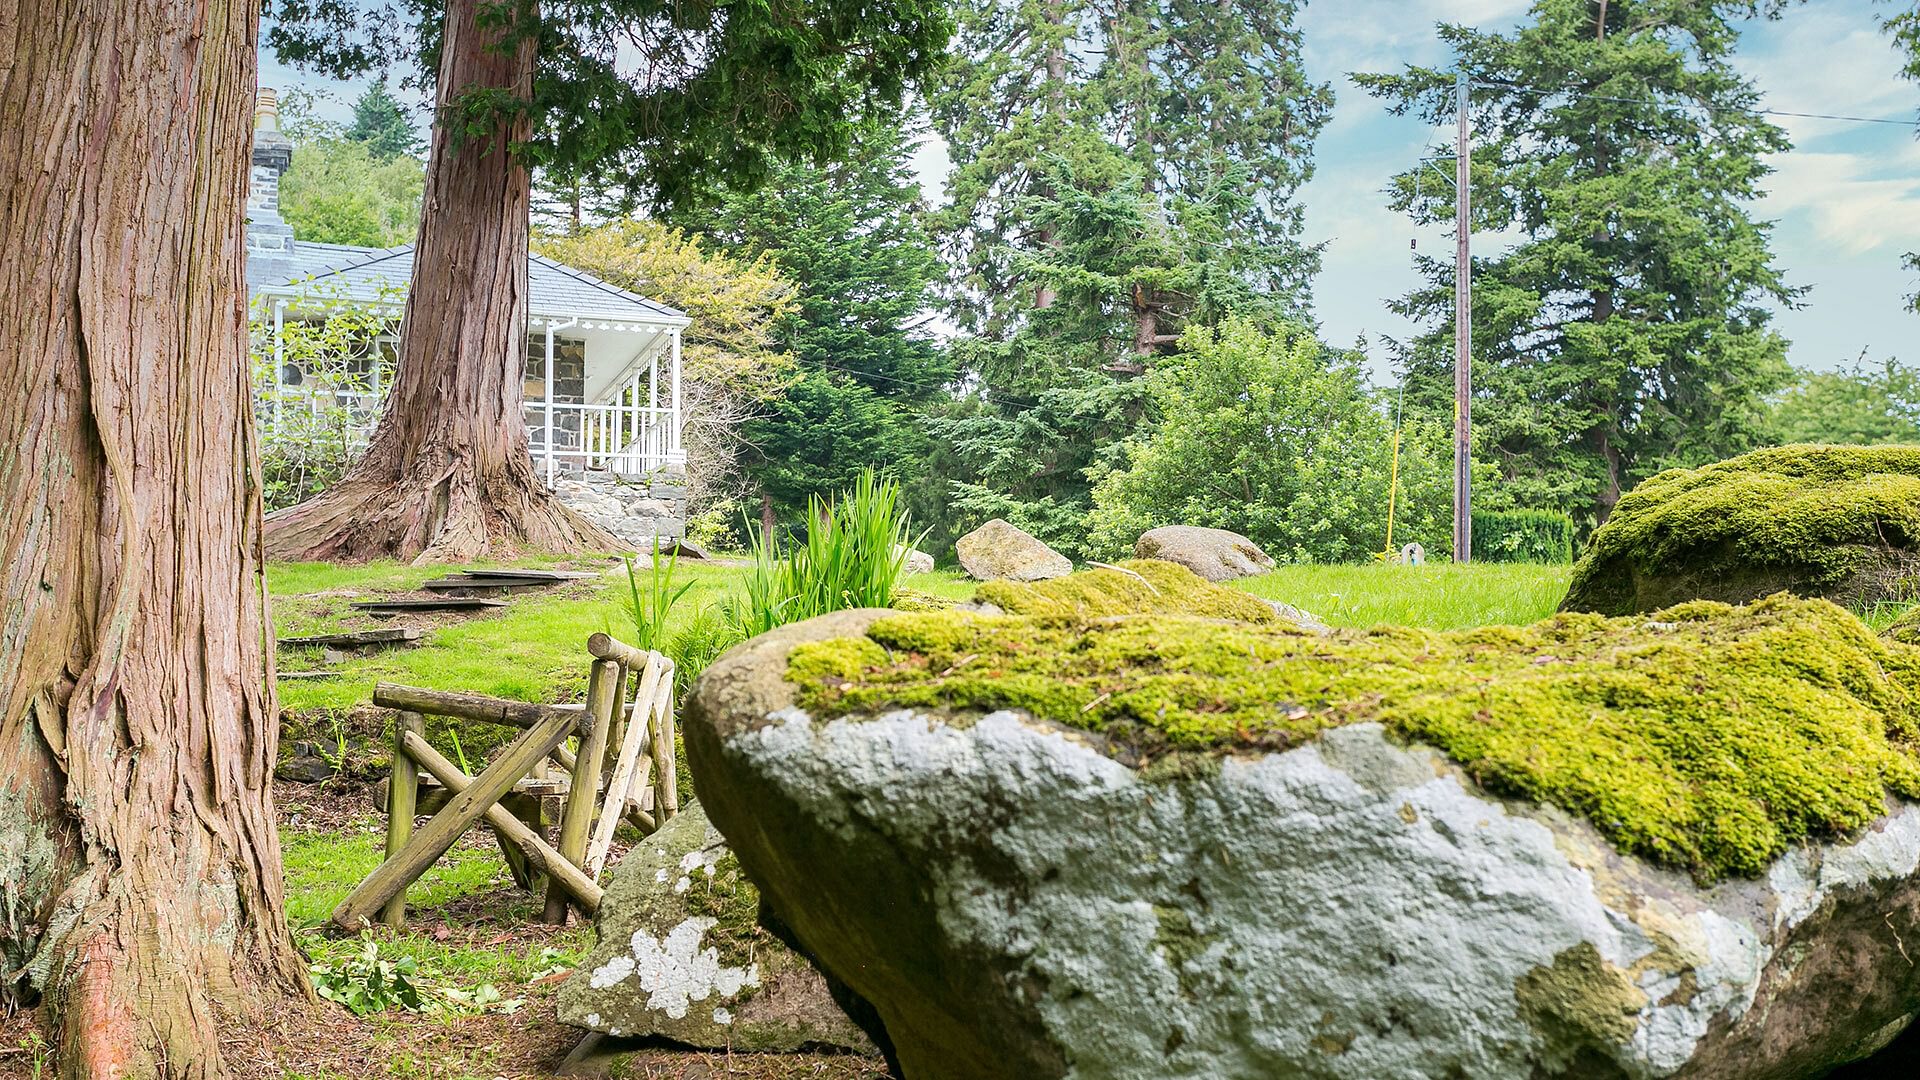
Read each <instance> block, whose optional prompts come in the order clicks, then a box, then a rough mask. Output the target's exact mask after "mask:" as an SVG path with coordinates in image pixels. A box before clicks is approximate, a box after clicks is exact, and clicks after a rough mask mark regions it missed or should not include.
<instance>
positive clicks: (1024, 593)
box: [973, 559, 1278, 622]
mask: <svg viewBox="0 0 1920 1080" xmlns="http://www.w3.org/2000/svg"><path fill="white" fill-rule="evenodd" d="M973 599H974V602H975V603H976V604H981V605H989V607H988V609H987V610H991V611H994V612H996V613H999V614H1008V615H1031V616H1034V617H1035V618H1037V619H1039V620H1041V621H1043V622H1058V621H1062V620H1065V621H1068V622H1079V621H1085V620H1087V619H1098V618H1104V617H1107V616H1114V615H1141V614H1158V615H1201V616H1206V617H1209V618H1215V619H1237V620H1241V621H1244V622H1274V621H1276V620H1277V619H1278V614H1277V613H1276V612H1275V610H1274V608H1273V606H1272V605H1271V604H1268V603H1267V602H1266V601H1264V600H1261V599H1258V598H1257V597H1253V596H1249V595H1248V594H1246V593H1243V592H1241V591H1240V590H1238V589H1229V588H1227V587H1226V586H1224V585H1215V584H1213V583H1212V582H1210V581H1207V580H1206V579H1204V578H1202V577H1200V576H1199V575H1198V574H1195V573H1194V572H1193V571H1192V570H1189V569H1187V568H1186V567H1184V566H1180V565H1178V564H1176V563H1170V562H1162V561H1160V560H1158V559H1128V560H1127V561H1125V562H1122V563H1117V564H1115V565H1112V566H1099V567H1095V568H1094V569H1092V570H1085V571H1082V572H1080V573H1078V574H1073V575H1071V576H1068V577H1060V578H1054V579H1052V580H1049V581H1037V582H1016V581H989V582H986V583H985V584H982V585H981V586H980V587H979V588H977V589H975V590H974V591H973Z"/></svg>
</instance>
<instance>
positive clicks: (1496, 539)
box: [1473, 510, 1575, 563]
mask: <svg viewBox="0 0 1920 1080" xmlns="http://www.w3.org/2000/svg"><path fill="white" fill-rule="evenodd" d="M1574 532H1575V530H1574V524H1573V519H1572V518H1570V517H1568V516H1567V515H1565V514H1562V513H1560V512H1559V511H1557V510H1475V511H1474V512H1473V561H1474V562H1496V563H1499V562H1525V563H1570V562H1572V561H1573V544H1574V540H1573V538H1574Z"/></svg>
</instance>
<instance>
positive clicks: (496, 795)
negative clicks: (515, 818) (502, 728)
mask: <svg viewBox="0 0 1920 1080" xmlns="http://www.w3.org/2000/svg"><path fill="white" fill-rule="evenodd" d="M582 722H585V723H591V724H594V725H595V726H597V727H598V728H599V730H600V731H601V732H602V737H604V734H605V731H606V728H605V726H604V723H603V721H601V719H600V718H599V717H598V716H596V715H588V714H583V715H580V716H575V715H573V714H569V713H563V712H555V713H553V714H552V715H551V716H548V717H547V718H546V719H545V720H542V721H541V722H539V723H538V724H535V725H534V726H533V727H531V728H528V729H527V731H526V733H525V734H523V735H521V736H520V737H519V738H517V739H515V740H513V742H511V743H509V744H507V747H506V749H504V750H502V751H501V752H500V756H499V757H497V758H495V759H494V761H493V763H492V764H490V765H488V766H487V767H486V768H485V769H484V770H482V771H481V773H480V775H479V776H477V777H475V778H474V781H473V783H472V784H471V785H470V786H469V787H468V788H467V789H466V790H464V791H462V792H461V793H460V794H458V795H455V796H454V797H453V798H451V799H448V800H447V805H445V806H443V807H441V808H440V812H439V813H437V814H435V815H433V817H432V818H431V819H429V820H428V822H427V823H426V825H425V826H423V827H421V829H420V830H419V831H418V832H416V833H415V834H414V836H413V839H412V840H411V841H409V842H408V843H407V846H406V847H404V848H402V849H401V850H400V851H399V852H398V853H396V854H395V855H394V856H393V857H392V858H389V859H388V860H387V861H385V862H383V863H381V864H380V865H379V866H377V867H375V868H374V871H373V873H371V874H368V875H367V879H366V880H365V881H362V882H361V883H360V884H359V886H358V887H357V888H355V889H354V890H353V892H351V893H349V894H347V898H346V899H344V900H342V901H340V903H339V905H338V906H337V907H335V908H334V909H333V916H332V918H333V923H334V925H335V926H338V927H339V928H340V929H342V930H345V931H346V932H348V933H355V932H357V931H358V930H359V929H360V926H361V924H362V923H363V922H365V921H366V920H367V919H369V918H371V917H372V916H373V914H374V913H375V912H378V911H379V910H380V909H381V908H383V907H385V906H386V904H387V901H389V900H391V899H393V896H394V894H395V893H397V892H400V891H401V890H402V889H405V888H406V887H407V886H408V885H410V884H412V882H413V880H414V879H415V878H417V877H419V876H420V875H421V873H422V872H424V871H425V870H426V868H427V867H429V866H431V865H433V862H434V860H436V859H438V858H439V857H440V856H442V855H444V854H446V853H447V849H448V848H450V847H452V846H453V842H454V841H455V840H458V839H459V838H460V834H461V833H464V832H466V831H467V830H468V829H469V828H471V827H472V826H473V823H474V822H476V821H479V820H480V819H481V817H483V816H485V814H486V812H487V808H488V807H490V806H492V805H493V804H494V803H497V802H499V801H500V797H501V796H502V795H505V794H506V793H507V792H509V791H511V790H513V785H514V783H515V782H516V781H518V780H519V779H520V778H521V777H523V776H525V775H527V770H529V769H531V768H533V764H534V762H536V761H539V760H540V759H541V758H543V757H546V756H547V754H548V752H549V751H551V750H552V749H553V748H554V747H556V746H559V745H560V743H561V741H562V740H564V739H565V738H566V737H567V735H568V734H569V733H571V732H572V731H573V730H574V728H575V727H576V726H578V725H579V724H580V723H582ZM409 745H411V744H409ZM509 816H511V815H509Z"/></svg>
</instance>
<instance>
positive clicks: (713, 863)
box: [558, 804, 872, 1050]
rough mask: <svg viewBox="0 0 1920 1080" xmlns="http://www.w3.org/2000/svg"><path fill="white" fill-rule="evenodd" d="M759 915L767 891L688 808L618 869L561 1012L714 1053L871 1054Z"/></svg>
mask: <svg viewBox="0 0 1920 1080" xmlns="http://www.w3.org/2000/svg"><path fill="white" fill-rule="evenodd" d="M758 913H759V893H758V892H757V891H756V890H755V889H754V887H753V884H752V883H751V882H749V881H748V880H747V879H746V877H745V875H743V874H742V873H741V872H740V868H739V863H738V862H737V861H736V860H735V859H734V857H733V853H732V852H731V851H729V850H728V849H727V845H726V842H725V840H723V839H722V838H721V836H720V834H719V832H718V831H716V830H715V829H714V828H713V826H712V825H710V824H708V822H707V818H706V815H705V814H703V813H702V812H701V811H700V808H699V805H698V804H692V805H689V806H688V807H687V808H686V809H685V810H683V811H682V812H681V813H680V814H679V816H677V817H675V818H674V819H673V820H672V821H669V822H667V824H666V825H665V826H664V827H663V828H661V830H660V831H659V832H657V833H655V834H653V835H652V836H650V837H648V838H647V839H645V840H644V841H642V842H641V843H640V844H639V846H637V847H635V848H634V849H633V850H632V851H630V852H628V853H627V856H626V858H624V859H622V860H621V861H620V863H619V864H618V865H617V866H615V867H614V869H613V878H612V881H611V882H610V883H609V884H608V886H607V892H606V896H605V898H604V899H603V900H602V901H601V906H600V911H599V914H598V915H596V916H595V917H594V932H595V936H596V939H597V940H596V942H595V944H594V949H593V953H592V955H591V956H589V957H588V958H587V960H586V962H585V963H583V964H581V965H580V967H579V968H578V969H577V970H575V972H574V973H573V975H572V976H571V977H570V978H569V979H568V980H567V981H566V982H565V983H564V984H563V985H562V986H561V987H560V993H559V995H558V1007H559V1015H560V1019H561V1020H562V1021H564V1022H566V1023H569V1024H573V1025H575V1026H577V1027H583V1028H588V1029H591V1030H594V1031H601V1032H605V1033H607V1034H609V1035H616V1036H638V1035H661V1036H665V1037H667V1038H670V1039H674V1040H676V1041H678V1042H683V1043H686V1044H688V1045H690V1046H702V1047H712V1048H714V1049H725V1048H728V1047H731V1048H733V1049H735V1050H796V1049H799V1048H800V1047H802V1046H806V1045H809V1044H825V1045H831V1046H842V1047H848V1048H852V1049H859V1050H871V1048H872V1044H871V1043H869V1042H868V1041H867V1038H866V1036H865V1035H864V1034H862V1033H861V1031H860V1029H859V1028H858V1027H856V1026H854V1023H853V1021H851V1020H849V1019H847V1016H846V1014H845V1013H844V1012H842V1011H841V1010H840V1007H839V1006H838V1005H835V1004H834V1002H833V997H832V995H831V994H830V993H829V992H828V990H827V983H826V980H825V979H824V978H822V977H821V975H820V973H819V972H818V971H815V970H814V969H813V967H812V966H811V965H809V964H808V963H807V962H806V960H805V959H803V958H802V957H800V956H799V955H797V954H796V953H794V952H793V950H791V949H789V948H787V947H786V946H785V945H782V944H781V943H780V942H779V940H778V939H776V938H774V937H773V936H772V935H771V934H769V933H767V932H766V931H765V930H762V929H761V928H760V927H759V925H758V923H757V919H758Z"/></svg>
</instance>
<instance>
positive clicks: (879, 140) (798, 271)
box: [701, 122, 953, 517]
mask: <svg viewBox="0 0 1920 1080" xmlns="http://www.w3.org/2000/svg"><path fill="white" fill-rule="evenodd" d="M912 152H913V140H912V139H911V138H910V137H909V135H908V133H907V132H906V131H905V130H904V129H903V128H901V127H900V126H899V125H898V124H895V123H890V122H887V123H877V124H871V125H868V126H866V127H864V128H863V129H862V130H861V132H860V133H859V135H858V136H857V137H856V138H855V140H854V144H853V148H852V150H851V152H850V153H849V154H848V155H847V157H846V158H845V159H843V160H841V161H837V162H830V163H828V164H826V165H813V164H811V163H806V162H798V163H794V164H790V165H786V166H783V167H781V168H779V169H777V170H776V171H775V173H774V175H773V177H772V178H771V179H770V181H769V182H768V183H766V184H765V185H763V186H761V187H759V188H756V189H752V190H744V191H743V190H730V191H726V192H724V193H723V194H722V195H721V196H720V198H719V200H718V202H719V205H718V209H717V210H716V211H715V212H714V213H712V214H703V215H701V218H702V220H703V222H704V231H705V232H706V233H707V234H708V235H709V236H710V237H712V238H713V239H714V240H716V241H718V242H720V243H724V244H727V245H730V246H732V247H735V248H738V249H741V250H743V251H745V252H747V253H750V254H754V255H762V254H764V255H768V256H770V257H771V258H772V259H773V260H774V261H775V263H776V264H777V265H778V266H779V267H780V269H781V270H782V271H783V272H784V274H785V275H786V277H787V278H788V279H790V280H791V281H793V282H795V284H796V286H797V292H796V296H795V304H794V307H793V310H792V311H791V312H790V313H789V314H788V315H787V316H786V317H784V318H783V319H782V320H781V321H780V324H779V327H778V330H777V338H778V340H779V342H780V343H781V345H782V346H783V347H784V348H785V349H786V350H787V351H789V352H790V353H792V355H793V356H794V358H795V360H796V361H797V362H798V365H799V371H798V373H797V378H796V380H795V381H794V382H793V384H792V385H790V386H789V387H787V389H786V391H785V393H783V394H782V395H780V396H779V397H776V398H774V399H773V400H772V401H770V402H769V403H768V408H767V411H766V413H765V414H764V415H762V416H760V417H758V418H756V419H755V420H753V421H751V422H749V423H748V424H747V425H746V426H745V427H744V429H743V432H742V435H743V440H744V443H745V445H746V446H747V447H749V448H750V449H749V452H748V455H747V460H746V462H745V468H746V473H747V476H748V478H749V479H750V480H751V481H752V482H753V484H754V485H755V486H757V487H758V488H759V490H760V492H761V494H762V496H763V508H764V510H765V511H766V512H767V514H768V516H771V514H772V513H773V512H776V511H777V512H779V513H781V514H784V515H787V516H789V517H791V516H793V515H794V514H795V512H796V511H804V509H805V507H806V505H807V500H808V498H809V497H811V496H816V495H818V496H830V495H832V494H833V493H834V492H837V491H840V490H843V489H845V488H847V487H848V486H849V485H850V484H851V483H852V482H853V480H854V479H855V477H856V476H857V475H858V473H859V472H860V470H861V469H863V468H866V467H868V466H878V467H880V468H882V469H885V470H888V471H890V472H892V473H894V474H895V475H896V476H899V477H900V478H902V479H903V480H908V481H911V480H913V479H915V478H916V473H917V467H918V462H919V461H920V460H921V459H922V458H923V457H924V455H925V451H926V445H925V443H926V440H925V436H924V433H923V432H922V431H921V429H920V425H919V423H918V416H917V414H918V410H919V407H920V406H921V405H923V404H924V403H926V402H928V401H930V400H932V399H934V398H936V397H938V396H939V395H940V394H941V389H942V386H943V385H944V384H945V383H946V382H947V381H949V380H950V379H951V378H952V376H953V372H952V370H951V368H950V367H949V366H948V364H947V363H946V361H945V358H944V356H943V354H942V352H941V351H940V350H939V349H938V348H936V346H935V344H934V342H933V341H932V340H931V338H930V337H929V336H928V335H927V334H926V333H925V331H924V329H923V324H924V323H925V322H926V321H927V309H928V308H929V307H930V305H931V304H932V287H933V284H934V282H935V280H936V278H937V277H938V276H939V274H940V272H941V266H940V262H939V258H938V255H937V253H936V252H935V251H934V248H933V243H932V241H931V239H930V238H929V237H928V234H927V230H926V225H925V221H924V217H925V212H926V207H925V200H924V199H923V197H922V195H921V192H920V185H919V181H918V180H917V179H916V177H915V176H914V173H913V169H912V167H911V165H910V163H909V158H910V157H911V155H912ZM906 487H907V489H908V490H909V492H914V491H924V488H923V487H922V486H921V485H918V484H914V483H908V484H907V485H906ZM927 509H930V508H929V507H924V506H923V507H917V508H916V510H917V511H925V510H927ZM916 516H919V513H916Z"/></svg>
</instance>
